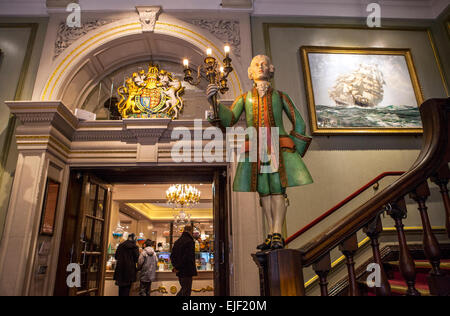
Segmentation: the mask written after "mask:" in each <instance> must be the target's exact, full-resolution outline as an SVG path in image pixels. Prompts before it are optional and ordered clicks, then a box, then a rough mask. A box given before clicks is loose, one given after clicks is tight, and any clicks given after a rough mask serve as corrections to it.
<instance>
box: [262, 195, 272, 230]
mask: <svg viewBox="0 0 450 316" xmlns="http://www.w3.org/2000/svg"><path fill="white" fill-rule="evenodd" d="M261 207H262V209H263V212H264V215H265V216H266V220H267V226H268V229H269V231H268V234H270V235H272V233H273V215H272V203H271V196H270V195H268V196H263V197H261Z"/></svg>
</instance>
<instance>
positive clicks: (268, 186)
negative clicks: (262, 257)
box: [207, 55, 313, 251]
mask: <svg viewBox="0 0 450 316" xmlns="http://www.w3.org/2000/svg"><path fill="white" fill-rule="evenodd" d="M274 71H275V68H274V66H273V65H272V63H271V61H270V59H269V57H267V56H264V55H258V56H255V57H254V58H253V60H252V62H251V65H250V67H249V68H248V76H249V78H250V79H251V80H253V82H254V88H253V89H252V90H251V91H248V92H247V93H244V94H243V95H241V96H240V97H238V98H237V99H236V100H235V101H234V103H233V105H232V106H231V108H228V107H226V106H224V105H222V104H220V103H219V104H218V109H217V112H218V116H219V119H220V124H221V125H222V126H223V127H231V126H233V125H234V124H236V123H237V122H238V120H239V118H240V116H241V115H242V113H243V112H245V115H246V121H247V128H250V127H253V128H254V130H256V131H257V134H258V137H257V148H258V152H257V159H256V161H253V160H252V159H250V158H251V154H250V153H249V152H250V151H251V150H250V148H252V147H253V146H254V144H249V143H250V141H249V139H247V140H246V144H245V159H243V160H242V161H240V162H239V163H238V167H237V170H236V175H235V179H234V183H233V191H235V192H258V193H259V196H260V202H261V206H262V209H263V212H264V214H265V217H266V220H267V224H268V228H269V234H268V236H267V238H266V240H265V241H264V242H263V243H262V244H260V245H258V247H257V248H258V249H259V250H262V251H264V250H269V249H282V248H284V239H283V238H282V235H281V232H282V227H283V224H284V220H285V217H286V210H287V204H288V203H287V195H286V188H287V187H293V186H301V185H305V184H310V183H312V182H313V180H312V178H311V175H310V174H309V171H308V169H307V168H306V166H305V164H304V162H303V159H302V157H303V156H304V154H305V153H306V150H307V149H308V146H309V144H310V142H311V138H310V137H307V136H305V122H304V120H303V118H302V116H301V115H300V113H299V112H298V110H297V109H296V107H295V105H294V104H293V102H292V101H291V99H290V98H289V96H288V95H287V94H285V93H283V92H281V91H277V90H274V89H272V87H271V84H270V79H271V78H272V77H273V74H274ZM217 91H218V87H217V86H216V85H214V84H212V85H209V86H208V89H207V96H208V100H209V102H210V103H211V104H212V103H213V101H212V97H213V96H214V95H215V94H217ZM213 106H214V105H213ZM283 112H285V113H286V114H287V116H288V118H289V120H290V121H291V122H292V125H293V130H292V131H291V132H290V133H289V134H288V133H287V132H286V131H285V129H284V126H283ZM274 128H275V129H276V128H278V130H277V133H274ZM274 138H276V139H274ZM252 139H254V138H252ZM274 144H275V146H277V147H279V148H274V147H275V146H274ZM253 148H254V147H253ZM261 148H264V149H263V151H264V152H262V151H261ZM263 156H264V158H265V159H263Z"/></svg>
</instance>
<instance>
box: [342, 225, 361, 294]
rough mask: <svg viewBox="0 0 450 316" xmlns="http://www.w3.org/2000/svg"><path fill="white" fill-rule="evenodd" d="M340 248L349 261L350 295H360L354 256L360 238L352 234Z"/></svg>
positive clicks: (347, 261)
mask: <svg viewBox="0 0 450 316" xmlns="http://www.w3.org/2000/svg"><path fill="white" fill-rule="evenodd" d="M339 250H340V251H341V252H342V253H343V254H344V256H345V258H346V263H347V270H348V281H349V290H348V291H349V292H348V295H349V296H359V290H358V284H357V282H356V273H355V261H354V256H355V253H356V251H357V250H358V239H357V237H356V234H353V235H351V236H350V237H349V238H348V239H346V240H345V241H344V242H343V243H342V244H341V245H340V246H339Z"/></svg>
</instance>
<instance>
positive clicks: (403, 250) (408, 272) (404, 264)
mask: <svg viewBox="0 0 450 316" xmlns="http://www.w3.org/2000/svg"><path fill="white" fill-rule="evenodd" d="M388 214H389V216H391V217H392V218H393V219H394V221H395V228H396V230H397V235H398V242H399V247H400V254H399V262H400V272H401V274H402V276H403V278H404V279H405V281H406V284H407V286H408V290H407V291H406V295H407V296H420V293H419V291H417V289H416V288H415V284H416V268H415V265H414V260H413V258H412V256H411V254H410V252H409V249H408V245H407V243H406V236H405V231H404V230H403V227H404V226H403V221H402V220H403V219H404V218H406V214H407V210H406V203H405V198H404V197H403V198H401V199H399V200H397V201H396V202H395V203H394V204H393V205H390V208H389V209H388Z"/></svg>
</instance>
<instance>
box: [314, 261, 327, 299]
mask: <svg viewBox="0 0 450 316" xmlns="http://www.w3.org/2000/svg"><path fill="white" fill-rule="evenodd" d="M313 269H314V271H315V272H316V274H317V275H318V276H319V284H320V295H322V296H328V280H327V276H328V273H329V272H330V270H331V256H330V253H329V252H328V253H327V254H326V255H325V256H323V257H322V258H320V259H319V260H318V261H317V262H315V263H314V264H313Z"/></svg>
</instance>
